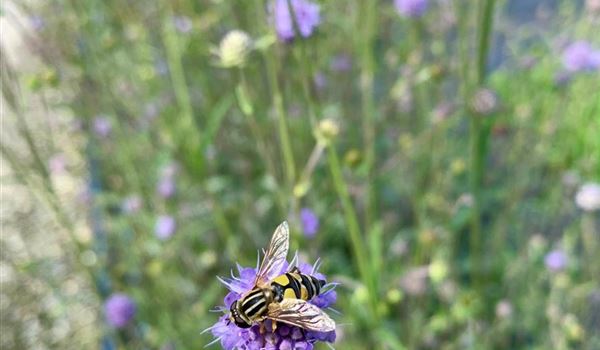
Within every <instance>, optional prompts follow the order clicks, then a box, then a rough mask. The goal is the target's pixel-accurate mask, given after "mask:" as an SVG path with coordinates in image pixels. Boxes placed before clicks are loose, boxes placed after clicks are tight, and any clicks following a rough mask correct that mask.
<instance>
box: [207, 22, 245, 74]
mask: <svg viewBox="0 0 600 350" xmlns="http://www.w3.org/2000/svg"><path fill="white" fill-rule="evenodd" d="M253 46H254V44H253V41H252V38H250V36H249V35H248V34H246V32H244V31H242V30H237V29H236V30H232V31H230V32H229V33H227V34H226V35H225V37H223V39H222V40H221V43H220V44H219V47H218V49H214V50H213V53H214V54H215V55H216V56H217V58H218V60H219V65H220V66H222V67H224V68H229V67H241V66H243V65H244V64H245V63H246V58H247V57H248V55H249V54H250V52H251V51H252V48H253Z"/></svg>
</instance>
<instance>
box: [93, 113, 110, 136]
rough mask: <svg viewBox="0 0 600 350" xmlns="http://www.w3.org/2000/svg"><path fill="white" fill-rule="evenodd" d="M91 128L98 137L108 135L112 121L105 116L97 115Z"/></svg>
mask: <svg viewBox="0 0 600 350" xmlns="http://www.w3.org/2000/svg"><path fill="white" fill-rule="evenodd" d="M93 128H94V132H95V133H96V135H98V136H100V137H108V135H110V133H111V131H112V123H111V121H110V119H108V117H106V116H98V117H96V118H94V122H93Z"/></svg>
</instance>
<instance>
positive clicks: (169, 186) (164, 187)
mask: <svg viewBox="0 0 600 350" xmlns="http://www.w3.org/2000/svg"><path fill="white" fill-rule="evenodd" d="M175 190H176V188H175V181H174V180H173V178H171V177H163V178H162V179H160V180H159V181H158V184H157V185H156V192H157V193H158V194H159V195H160V196H161V197H162V198H170V197H172V196H173V195H174V194H175Z"/></svg>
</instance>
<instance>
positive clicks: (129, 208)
mask: <svg viewBox="0 0 600 350" xmlns="http://www.w3.org/2000/svg"><path fill="white" fill-rule="evenodd" d="M142 205H143V202H142V198H141V197H140V196H138V195H131V196H129V197H127V198H125V199H124V200H123V203H122V204H121V209H122V210H123V212H125V213H126V214H134V213H137V212H138V211H140V209H142Z"/></svg>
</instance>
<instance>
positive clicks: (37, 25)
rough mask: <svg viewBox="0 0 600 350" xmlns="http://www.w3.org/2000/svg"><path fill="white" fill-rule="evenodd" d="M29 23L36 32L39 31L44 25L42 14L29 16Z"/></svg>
mask: <svg viewBox="0 0 600 350" xmlns="http://www.w3.org/2000/svg"><path fill="white" fill-rule="evenodd" d="M29 23H30V24H31V28H32V29H33V30H34V31H36V32H39V31H40V30H42V29H44V28H45V27H46V21H45V20H44V18H43V17H42V16H38V15H33V16H31V17H29Z"/></svg>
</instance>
